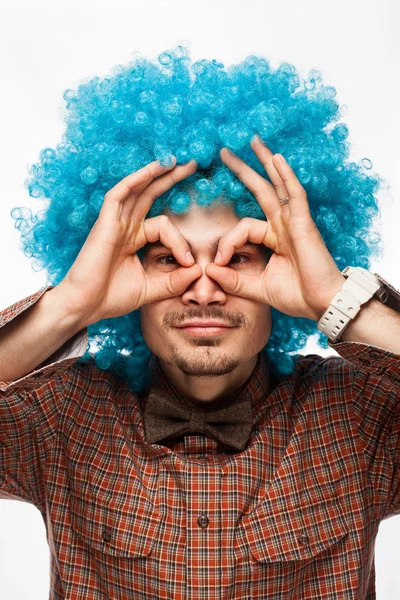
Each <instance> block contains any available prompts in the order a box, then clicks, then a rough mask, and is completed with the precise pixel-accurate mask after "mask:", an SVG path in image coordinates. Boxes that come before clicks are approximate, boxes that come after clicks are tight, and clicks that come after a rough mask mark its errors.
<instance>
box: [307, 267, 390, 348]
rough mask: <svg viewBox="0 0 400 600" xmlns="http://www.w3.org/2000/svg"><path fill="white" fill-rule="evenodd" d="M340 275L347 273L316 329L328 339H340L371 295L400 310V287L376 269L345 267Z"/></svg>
mask: <svg viewBox="0 0 400 600" xmlns="http://www.w3.org/2000/svg"><path fill="white" fill-rule="evenodd" d="M342 275H344V276H345V277H346V281H345V282H344V283H343V286H342V289H341V290H340V292H338V293H337V294H336V296H335V297H334V298H333V300H332V301H331V304H330V306H329V308H328V309H327V310H326V311H325V312H324V314H323V315H322V317H321V318H320V320H319V321H318V329H319V330H320V331H322V332H323V333H324V334H325V335H327V336H328V338H329V339H330V341H331V342H339V341H340V338H341V337H342V335H343V331H344V330H345V329H346V327H347V325H348V324H349V323H350V321H351V320H352V319H354V318H355V317H356V316H357V314H358V313H359V312H360V310H361V306H362V305H363V304H365V303H366V302H368V300H370V299H371V298H372V297H374V298H377V300H380V301H381V302H382V303H383V304H386V305H387V306H389V307H390V308H393V309H394V310H396V311H397V312H400V291H399V290H396V289H395V288H394V287H393V286H392V285H390V283H388V282H387V281H386V280H385V279H383V277H381V276H380V275H378V273H371V272H370V271H367V269H363V268H362V267H346V268H345V269H343V271H342Z"/></svg>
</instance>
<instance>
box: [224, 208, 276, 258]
mask: <svg viewBox="0 0 400 600" xmlns="http://www.w3.org/2000/svg"><path fill="white" fill-rule="evenodd" d="M247 242H252V243H253V244H264V245H265V246H268V248H272V250H275V240H274V234H273V233H272V231H271V232H270V228H269V226H268V221H261V220H260V219H251V218H250V217H245V218H244V219H241V220H240V221H239V223H237V225H235V226H234V227H232V229H230V230H228V231H227V232H226V233H224V235H222V236H221V238H220V240H219V242H218V248H217V255H216V258H215V261H214V262H215V263H216V264H218V265H225V264H227V263H228V262H229V261H230V259H231V257H232V254H234V252H235V251H236V250H237V249H238V248H241V247H242V246H244V245H245V244H246V243H247ZM218 253H219V255H218ZM217 256H218V258H217Z"/></svg>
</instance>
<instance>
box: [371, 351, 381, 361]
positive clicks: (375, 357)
mask: <svg viewBox="0 0 400 600" xmlns="http://www.w3.org/2000/svg"><path fill="white" fill-rule="evenodd" d="M369 356H370V358H373V359H374V360H379V359H380V358H381V354H379V352H377V351H376V350H371V352H370V353H369Z"/></svg>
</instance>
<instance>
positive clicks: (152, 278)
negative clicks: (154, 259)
mask: <svg viewBox="0 0 400 600" xmlns="http://www.w3.org/2000/svg"><path fill="white" fill-rule="evenodd" d="M202 272H203V271H202V269H201V267H200V265H197V264H194V265H193V266H191V267H180V268H179V269H175V270H174V271H171V272H170V273H163V274H159V275H147V274H146V297H145V301H144V302H143V304H149V303H150V302H156V301H157V300H163V299H165V298H170V297H173V296H179V295H180V294H183V292H184V291H185V290H186V288H187V287H189V285H190V284H191V283H192V282H193V281H195V279H198V277H200V276H201V275H202Z"/></svg>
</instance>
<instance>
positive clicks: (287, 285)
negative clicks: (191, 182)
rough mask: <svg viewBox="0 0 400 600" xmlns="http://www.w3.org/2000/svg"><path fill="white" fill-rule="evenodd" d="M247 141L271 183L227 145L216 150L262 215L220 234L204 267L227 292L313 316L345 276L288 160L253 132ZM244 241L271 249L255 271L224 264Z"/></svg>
mask: <svg viewBox="0 0 400 600" xmlns="http://www.w3.org/2000/svg"><path fill="white" fill-rule="evenodd" d="M251 147H252V149H253V151H254V152H255V153H256V155H257V157H258V158H259V160H260V162H261V163H262V164H263V166H264V168H265V170H266V172H267V173H268V175H269V177H270V179H271V181H272V184H271V183H270V182H269V181H268V180H267V179H265V178H264V177H261V175H259V174H258V173H257V172H256V171H254V170H253V169H252V168H251V167H249V165H247V164H246V163H245V162H244V161H243V160H241V159H240V158H239V157H238V156H236V155H235V154H233V153H231V152H230V151H229V150H228V149H227V148H222V150H221V153H220V156H221V159H222V161H223V162H224V163H225V164H226V165H227V167H229V168H230V169H231V170H232V171H233V172H234V173H236V175H237V176H238V178H239V179H240V180H241V181H242V182H243V183H244V184H245V185H246V187H247V188H248V189H249V190H250V191H251V192H252V193H253V194H254V196H255V198H256V200H257V202H258V204H259V205H260V207H261V208H262V210H263V212H264V214H265V215H266V217H267V221H261V220H259V219H252V218H244V219H241V220H240V221H239V223H238V224H237V225H236V226H235V227H233V228H232V229H231V230H230V231H228V232H226V233H225V234H224V235H223V236H222V237H221V239H220V241H219V245H218V249H217V253H216V258H215V260H214V263H210V264H208V265H207V267H206V273H207V275H209V276H210V277H212V278H213V279H214V280H215V281H217V282H218V284H219V285H220V286H221V287H222V288H223V289H224V290H225V291H226V292H227V293H229V294H234V295H238V296H243V297H245V298H252V299H254V300H257V301H259V302H265V303H267V304H269V305H270V306H272V307H273V308H276V309H277V310H279V311H281V312H282V313H284V314H287V315H291V316H294V317H306V318H308V319H312V320H315V321H318V320H319V319H320V318H321V316H322V315H323V313H324V312H325V310H326V309H327V308H328V307H329V304H330V302H331V300H332V298H333V297H334V296H335V295H336V293H337V292H338V291H339V290H340V289H341V287H342V285H343V282H344V281H345V278H344V276H343V275H342V273H341V272H340V270H339V269H338V267H337V266H336V264H335V261H334V260H333V258H332V256H331V254H330V253H329V251H328V249H327V247H326V246H325V243H324V241H323V239H322V236H321V234H320V232H319V231H318V228H317V226H316V224H315V223H314V221H313V219H312V217H311V213H310V208H309V204H308V200H307V194H306V192H305V190H304V188H303V186H302V185H301V184H300V182H299V180H298V179H297V177H296V175H295V174H294V172H293V170H292V169H291V167H290V166H289V164H288V163H287V162H286V161H285V160H283V161H281V160H280V155H279V154H276V155H273V153H272V152H271V150H270V149H269V148H268V147H267V146H266V145H265V144H263V142H261V140H260V139H259V138H257V137H255V138H253V140H252V141H251ZM284 198H290V201H289V204H284V205H282V204H281V203H280V200H283V199H284ZM247 241H250V242H253V243H256V244H264V245H265V246H267V247H268V248H270V249H272V250H273V252H274V253H273V255H272V256H271V258H270V260H269V262H268V264H267V265H266V267H265V270H264V271H263V272H262V274H261V276H260V275H247V274H244V273H241V272H240V267H239V268H235V269H232V268H229V267H227V266H226V265H227V264H228V263H229V261H230V260H231V257H232V255H233V254H236V251H237V249H239V248H241V246H243V245H244V244H245V243H246V242H247ZM219 253H220V255H219Z"/></svg>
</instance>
